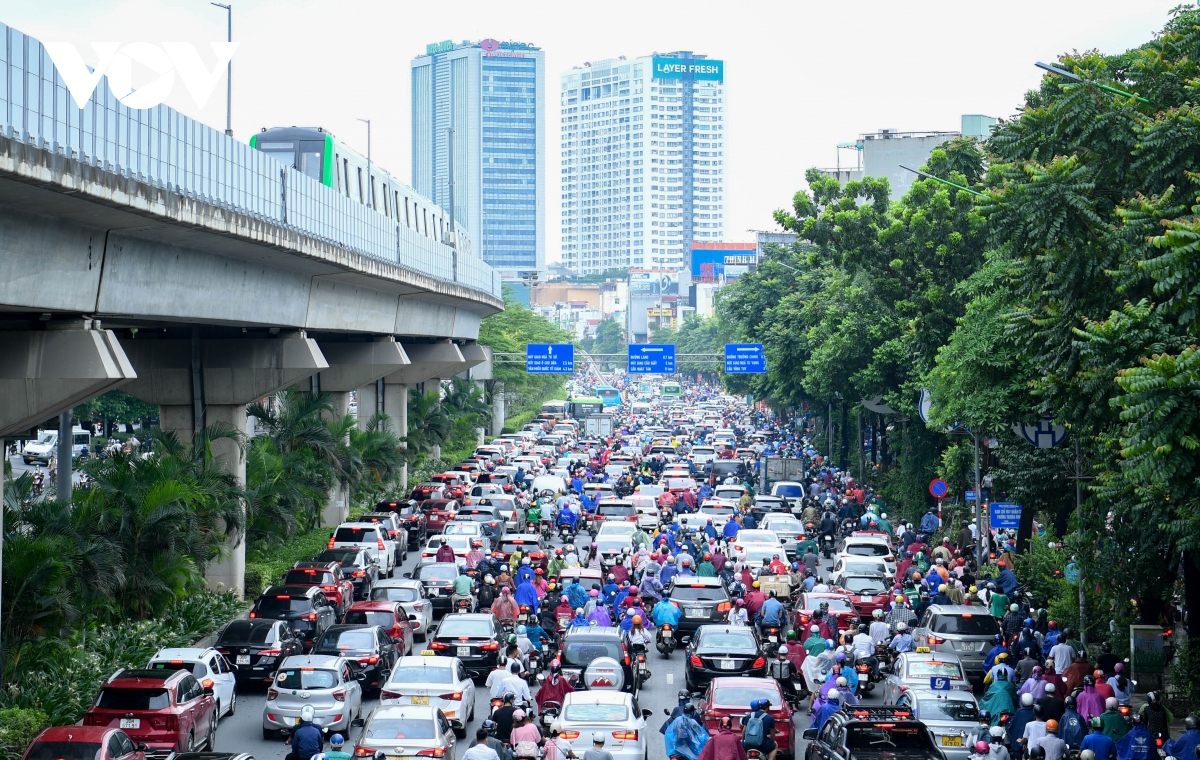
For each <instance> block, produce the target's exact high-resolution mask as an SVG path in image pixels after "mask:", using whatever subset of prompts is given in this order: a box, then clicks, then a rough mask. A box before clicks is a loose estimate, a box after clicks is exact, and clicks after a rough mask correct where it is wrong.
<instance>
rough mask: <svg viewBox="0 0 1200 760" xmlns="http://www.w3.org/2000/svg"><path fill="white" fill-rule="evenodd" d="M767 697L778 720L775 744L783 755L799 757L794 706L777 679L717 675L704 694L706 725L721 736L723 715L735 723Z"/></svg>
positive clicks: (709, 730)
mask: <svg viewBox="0 0 1200 760" xmlns="http://www.w3.org/2000/svg"><path fill="white" fill-rule="evenodd" d="M755 699H766V700H769V701H770V702H771V706H770V708H768V709H767V712H768V713H769V714H770V715H771V717H772V718H774V719H775V745H776V746H777V747H778V748H779V754H780V755H787V756H790V757H793V758H795V757H799V755H797V754H796V745H797V744H798V742H797V739H798V738H799V737H797V736H796V731H795V727H794V726H792V709H791V708H790V707H788V705H787V702H785V701H784V700H783V690H781V689H780V688H779V683H778V682H777V681H776V680H775V679H773V678H753V677H748V676H741V677H723V678H714V679H713V680H712V685H710V686H709V687H708V692H707V693H706V694H705V695H704V708H703V709H702V710H701V712H702V713H703V714H704V726H705V728H707V729H708V733H709V734H710V735H712V736H716V735H717V729H718V727H719V726H720V725H721V718H723V717H725V716H726V715H728V716H729V717H731V718H733V724H734V725H735V726H737V725H739V724H740V723H741V720H742V718H744V717H745V716H746V715H748V714H749V713H750V702H751V701H752V700H755Z"/></svg>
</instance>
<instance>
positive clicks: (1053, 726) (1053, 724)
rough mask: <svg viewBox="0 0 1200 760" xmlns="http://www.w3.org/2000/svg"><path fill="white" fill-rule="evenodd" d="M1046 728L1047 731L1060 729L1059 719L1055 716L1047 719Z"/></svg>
mask: <svg viewBox="0 0 1200 760" xmlns="http://www.w3.org/2000/svg"><path fill="white" fill-rule="evenodd" d="M1046 730H1047V731H1057V730H1058V721H1056V720H1055V719H1054V718H1051V719H1050V720H1048V721H1046Z"/></svg>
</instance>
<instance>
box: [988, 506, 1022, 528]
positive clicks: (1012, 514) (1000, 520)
mask: <svg viewBox="0 0 1200 760" xmlns="http://www.w3.org/2000/svg"><path fill="white" fill-rule="evenodd" d="M988 522H990V523H991V525H992V527H993V528H997V529H999V528H1005V529H1010V530H1016V529H1017V528H1019V527H1021V505H1020V504H1013V503H1012V502H1008V501H994V502H992V506H990V507H988Z"/></svg>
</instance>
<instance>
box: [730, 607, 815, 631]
mask: <svg viewBox="0 0 1200 760" xmlns="http://www.w3.org/2000/svg"><path fill="white" fill-rule="evenodd" d="M738 601H739V602H740V601H741V599H739V600H738ZM808 630H809V632H810V633H817V632H818V631H820V630H821V626H819V625H810V626H809V627H808Z"/></svg>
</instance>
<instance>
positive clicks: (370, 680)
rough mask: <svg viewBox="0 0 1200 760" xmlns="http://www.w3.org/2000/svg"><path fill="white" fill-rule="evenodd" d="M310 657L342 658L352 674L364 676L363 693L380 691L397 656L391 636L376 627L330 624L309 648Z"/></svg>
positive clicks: (390, 672)
mask: <svg viewBox="0 0 1200 760" xmlns="http://www.w3.org/2000/svg"><path fill="white" fill-rule="evenodd" d="M313 654H327V655H331V656H333V657H345V658H346V659H347V660H349V661H350V664H351V666H352V667H353V668H354V671H355V674H356V675H357V674H358V673H362V674H363V675H364V678H363V679H362V685H363V690H364V691H365V690H367V689H376V690H378V689H381V688H383V685H384V684H385V683H387V680H388V676H390V675H391V674H392V666H393V665H395V664H396V660H397V659H398V658H399V656H400V653H399V652H397V651H396V644H395V642H394V641H393V640H392V637H391V636H389V635H388V632H387V631H386V630H385V629H384V628H383V626H378V625H332V626H330V627H329V628H328V629H326V631H325V633H324V635H322V636H321V640H320V641H318V642H317V644H316V646H314V647H313Z"/></svg>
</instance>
